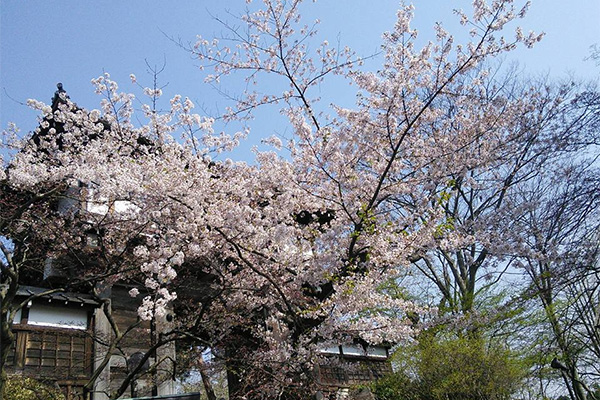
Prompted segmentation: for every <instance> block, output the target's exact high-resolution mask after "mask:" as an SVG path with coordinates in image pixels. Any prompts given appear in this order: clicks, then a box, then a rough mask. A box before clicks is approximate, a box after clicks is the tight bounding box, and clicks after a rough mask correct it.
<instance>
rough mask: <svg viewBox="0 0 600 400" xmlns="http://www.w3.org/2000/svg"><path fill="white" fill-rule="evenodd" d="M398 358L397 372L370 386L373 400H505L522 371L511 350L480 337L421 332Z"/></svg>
mask: <svg viewBox="0 0 600 400" xmlns="http://www.w3.org/2000/svg"><path fill="white" fill-rule="evenodd" d="M401 356H402V357H403V362H400V364H401V369H402V370H401V371H399V372H396V373H394V374H392V375H390V376H387V377H385V378H383V379H380V380H379V381H377V382H376V383H374V384H373V385H372V387H371V391H372V392H373V394H374V395H375V397H376V399H377V400H506V399H510V398H511V395H512V394H514V393H515V391H516V390H517V389H518V388H519V387H520V384H521V381H522V379H523V376H524V375H525V373H526V367H525V366H524V364H523V363H521V362H520V360H519V359H518V358H517V357H516V356H515V355H514V354H512V353H511V352H510V351H509V350H507V349H505V348H504V347H502V346H500V345H491V344H490V343H488V342H486V340H484V339H483V338H481V337H461V338H444V339H441V338H439V337H436V336H435V335H427V334H425V335H421V337H420V340H419V344H418V345H416V346H415V347H413V348H412V349H409V350H407V349H403V350H402V354H401ZM402 364H403V365H402ZM405 371H407V372H409V373H407V372H405Z"/></svg>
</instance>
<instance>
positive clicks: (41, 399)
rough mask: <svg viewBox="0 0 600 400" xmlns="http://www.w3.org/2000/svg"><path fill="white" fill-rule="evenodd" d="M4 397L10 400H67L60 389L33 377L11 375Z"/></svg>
mask: <svg viewBox="0 0 600 400" xmlns="http://www.w3.org/2000/svg"><path fill="white" fill-rule="evenodd" d="M4 398H5V399H10V400H65V396H63V394H62V393H61V392H60V390H59V389H57V388H54V387H52V386H50V385H47V384H45V383H43V382H40V381H36V380H35V379H31V378H23V377H10V378H8V381H7V382H6V387H5V392H4Z"/></svg>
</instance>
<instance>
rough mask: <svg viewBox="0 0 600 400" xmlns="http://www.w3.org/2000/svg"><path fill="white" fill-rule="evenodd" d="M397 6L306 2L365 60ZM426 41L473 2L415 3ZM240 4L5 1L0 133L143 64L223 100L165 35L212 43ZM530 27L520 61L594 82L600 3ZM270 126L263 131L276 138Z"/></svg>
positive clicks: (328, 35)
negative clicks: (38, 104)
mask: <svg viewBox="0 0 600 400" xmlns="http://www.w3.org/2000/svg"><path fill="white" fill-rule="evenodd" d="M398 4H399V2H398V1H392V0H370V1H367V0H319V1H318V2H317V3H312V2H311V1H307V2H306V4H304V5H303V9H304V10H305V12H304V15H305V16H306V18H308V20H312V19H314V18H319V19H320V20H321V21H322V24H321V28H320V32H321V35H320V36H319V40H323V39H328V40H329V41H330V42H333V41H335V40H337V37H339V38H340V40H341V42H342V44H348V45H350V46H351V47H353V48H354V49H355V50H357V51H358V53H359V54H363V55H367V54H371V53H373V52H375V51H376V50H377V48H378V43H379V38H380V36H381V33H382V32H383V31H385V30H388V29H390V28H391V27H392V25H393V23H394V19H395V10H396V8H397V5H398ZM414 4H415V7H416V10H415V14H416V20H415V23H414V26H416V27H417V29H419V32H420V38H422V39H424V40H426V39H429V38H432V35H431V26H432V24H433V22H434V21H436V20H441V21H443V22H444V24H445V25H446V26H448V27H449V30H450V31H451V32H452V29H453V28H454V27H456V24H454V21H455V18H454V16H453V15H452V13H451V10H452V9H453V8H461V7H462V8H468V7H469V4H470V1H466V0H456V1H452V0H416V1H414ZM244 6H245V2H244V1H242V0H235V1H234V0H221V1H219V0H195V1H191V0H177V1H165V0H162V1H158V0H127V1H123V0H106V1H89V0H88V1H85V0H83V1H82V0H61V1H58V0H0V10H1V21H0V44H1V47H0V56H1V65H0V68H1V70H0V89H1V103H0V107H1V108H0V128H2V129H4V128H5V127H6V125H7V123H8V122H16V123H17V124H18V126H19V127H20V128H21V129H22V130H23V131H24V132H27V131H29V130H31V129H33V128H35V126H36V120H35V118H36V113H35V112H34V111H32V110H29V109H28V108H27V107H26V106H23V105H21V104H19V102H20V103H23V102H25V101H26V100H27V99H28V98H36V99H39V100H42V101H46V102H49V101H50V98H51V96H52V95H53V93H54V90H55V88H56V87H55V85H56V83H57V82H63V83H64V86H65V89H66V90H67V91H68V93H69V95H70V96H71V98H72V99H73V100H74V101H76V102H77V103H78V104H79V105H81V106H83V107H86V108H95V107H98V102H99V98H98V96H97V95H95V94H94V93H93V88H92V86H91V84H90V79H91V78H94V77H97V76H99V75H100V74H102V72H103V71H106V72H109V73H110V74H111V76H112V77H113V78H115V79H116V80H117V81H118V82H119V83H120V86H121V88H122V89H123V90H128V89H132V87H131V86H130V83H129V78H128V77H129V74H131V73H134V74H136V75H137V76H138V78H140V80H141V81H142V82H143V81H144V80H145V81H146V82H149V77H148V76H146V75H145V71H146V64H145V60H148V62H149V63H150V64H152V65H161V64H162V63H163V60H166V69H165V71H164V73H163V74H162V75H161V77H160V78H161V81H162V82H163V83H168V84H169V85H168V87H167V89H166V94H167V95H168V96H170V95H172V94H175V93H180V94H182V95H184V96H189V97H190V98H192V99H193V100H194V101H195V102H196V103H197V104H199V105H204V106H205V107H207V108H208V109H214V107H215V106H216V105H217V104H218V103H219V102H220V99H219V97H218V95H217V94H216V93H214V92H213V91H212V90H211V89H210V88H209V87H208V86H207V85H204V84H203V83H202V80H203V75H202V74H201V73H200V72H199V71H198V69H197V66H196V65H197V62H196V61H194V60H193V59H192V58H191V57H190V55H189V54H187V53H186V52H185V51H184V50H182V49H181V48H179V47H177V46H176V45H175V44H174V43H173V42H172V41H171V40H169V39H168V38H167V36H166V35H168V36H172V37H174V38H178V39H181V40H182V41H183V42H193V41H194V39H195V37H196V35H197V34H201V35H202V36H204V37H210V36H212V35H214V34H218V33H219V32H220V31H221V28H220V27H219V25H218V24H217V23H216V22H215V21H214V20H213V18H212V17H211V15H216V16H219V17H222V18H225V19H231V17H229V16H228V12H231V13H233V14H239V13H240V12H241V11H242V10H243V8H244ZM521 25H522V26H523V27H524V30H525V31H528V30H529V29H533V30H535V31H545V32H546V33H547V36H546V38H545V39H544V40H543V42H542V43H540V44H538V45H537V46H536V48H534V49H533V50H520V51H518V52H516V53H515V54H514V55H512V56H511V58H510V60H518V61H519V62H520V63H521V65H522V67H523V68H524V69H525V70H526V71H527V72H531V73H533V74H539V73H544V72H548V73H550V74H551V75H552V76H555V77H565V76H566V74H567V73H568V72H572V73H574V74H575V75H576V76H579V77H581V78H585V79H597V78H598V77H599V76H600V67H598V66H596V65H595V63H594V62H593V61H584V58H585V57H586V56H588V55H589V54H590V46H591V45H592V44H594V43H600V0H576V1H572V2H565V1H564V0H537V1H536V0H533V5H532V8H531V10H530V14H529V16H528V18H527V19H525V20H524V21H523V22H522V24H521ZM269 129H272V128H269V127H267V128H264V129H263V130H264V131H266V132H263V134H262V136H269V135H270V134H271V133H273V132H268V130H269Z"/></svg>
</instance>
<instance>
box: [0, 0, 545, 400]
mask: <svg viewBox="0 0 600 400" xmlns="http://www.w3.org/2000/svg"><path fill="white" fill-rule="evenodd" d="M300 6H301V2H300V1H291V2H290V1H279V0H272V1H271V0H266V1H264V5H263V7H261V8H259V9H258V10H257V11H253V12H248V13H247V14H246V15H245V16H243V17H242V20H243V22H244V30H236V29H234V28H231V29H230V31H229V32H230V36H229V37H227V38H224V40H223V39H221V41H207V40H204V39H199V41H198V43H197V44H196V46H195V47H194V49H193V52H194V54H195V55H196V56H197V57H198V58H199V59H200V60H201V61H203V62H204V64H205V65H206V67H209V66H210V67H213V68H214V69H215V73H214V75H212V76H211V77H209V80H212V81H213V82H217V81H219V80H220V81H224V80H225V78H226V77H228V76H229V75H237V74H240V73H241V74H243V75H244V77H245V79H247V80H248V82H251V83H254V82H255V83H257V84H258V85H259V86H258V87H261V86H260V85H261V83H262V82H264V81H263V80H262V79H263V76H264V78H266V79H271V77H273V78H278V79H280V80H281V82H283V84H284V87H283V89H282V91H280V92H276V93H260V94H259V93H257V92H250V91H248V92H244V93H241V94H240V97H239V98H238V99H237V102H236V104H235V106H234V107H232V108H231V109H229V110H228V112H227V113H226V115H225V116H224V117H225V119H226V120H236V119H244V118H246V117H248V116H249V115H251V113H252V112H253V111H254V110H256V109H257V108H259V107H262V106H275V107H278V109H279V111H280V112H281V113H282V114H283V115H284V116H285V117H286V118H287V119H288V120H289V123H290V125H291V127H292V128H293V138H292V139H291V140H290V141H289V142H287V143H285V144H284V143H282V142H281V140H279V139H278V138H276V137H272V138H269V139H267V142H268V143H270V144H271V145H273V146H274V150H273V151H265V152H258V151H257V152H256V164H254V165H248V164H246V163H241V162H234V161H232V160H230V159H225V160H222V161H221V158H222V157H223V154H226V152H227V151H228V150H231V149H232V148H234V147H235V146H236V145H237V144H238V142H239V140H240V138H241V137H242V136H243V135H244V134H245V133H243V131H242V133H235V134H226V133H225V132H218V131H215V128H214V126H215V125H214V122H215V121H214V120H213V119H211V118H207V117H202V116H200V115H198V114H196V113H194V111H193V107H194V106H193V103H192V102H191V101H190V100H189V99H187V98H183V97H181V96H175V97H174V98H172V99H171V100H170V109H168V110H167V111H166V112H158V111H157V109H156V108H155V107H153V104H155V101H157V100H158V99H159V98H160V97H161V95H162V92H161V90H160V89H158V88H157V87H156V86H154V87H153V88H147V89H144V94H145V95H146V96H148V100H149V101H148V104H147V105H143V104H142V106H141V112H140V113H135V109H134V107H133V104H134V103H133V102H134V97H133V96H132V95H130V94H124V93H121V92H120V91H119V89H118V86H117V84H116V83H115V82H114V81H112V80H111V79H110V77H109V76H108V75H103V76H101V77H99V78H98V79H95V80H94V81H93V83H94V85H95V87H96V90H97V92H98V93H99V94H101V95H103V97H104V98H103V100H102V102H101V109H100V110H91V111H89V112H83V111H82V110H81V109H79V108H77V107H74V106H73V105H72V103H70V101H69V100H68V99H66V98H63V101H62V102H61V104H60V105H59V106H58V107H56V108H55V109H53V107H50V106H47V105H45V104H42V103H40V102H35V101H32V102H31V105H32V106H33V107H35V108H37V109H39V110H40V111H41V112H42V113H43V118H42V121H48V120H52V121H55V122H56V123H60V124H62V125H63V126H64V134H62V135H61V136H60V140H47V141H40V143H39V144H38V145H37V146H31V145H28V142H23V143H20V144H17V145H16V146H17V147H18V148H19V151H18V152H17V153H16V154H15V155H14V156H13V157H12V158H11V159H10V162H9V166H8V168H7V169H6V171H5V172H3V176H2V177H1V178H2V180H3V183H4V184H5V185H6V187H7V188H16V189H19V190H21V191H24V192H26V193H30V194H31V196H32V198H35V199H37V198H40V196H43V195H44V193H46V192H44V191H41V190H42V188H50V190H53V189H54V188H58V187H66V188H69V187H75V186H82V187H85V188H88V189H89V190H88V196H89V199H90V201H91V202H95V203H97V204H100V205H106V204H107V202H110V203H111V204H112V205H113V206H114V208H117V205H119V207H120V210H119V212H113V213H109V212H104V213H102V214H101V218H100V220H99V221H94V225H97V224H99V223H101V224H106V228H107V229H105V230H104V231H103V236H102V241H101V247H103V248H104V249H106V250H107V251H108V252H109V253H110V254H114V255H115V256H116V255H118V254H121V255H123V256H124V258H123V262H124V261H125V260H126V261H127V263H126V264H127V265H129V266H132V267H135V268H136V271H135V273H136V274H138V275H139V276H142V277H143V279H142V280H143V281H144V285H145V287H146V288H147V289H148V291H149V292H150V293H151V294H150V295H148V296H147V297H145V298H144V299H143V302H142V306H141V307H140V309H139V314H140V317H141V318H142V319H145V320H148V319H152V318H155V317H162V316H163V315H164V314H165V313H166V312H167V311H166V310H167V306H168V304H169V303H171V302H173V301H174V300H175V299H176V297H177V293H176V292H175V291H174V287H175V285H176V283H177V279H178V275H179V278H180V277H182V276H195V277H196V278H197V279H199V282H202V283H203V285H205V288H206V291H205V293H206V295H205V297H203V298H202V299H201V301H197V302H196V304H191V305H189V307H188V308H187V309H188V310H189V309H191V310H200V312H199V313H198V314H196V315H193V314H189V313H188V314H182V315H181V316H179V317H181V319H182V320H186V322H188V323H189V325H188V326H193V327H194V330H192V331H191V333H190V332H188V335H190V337H192V336H193V337H195V338H199V339H202V340H204V341H205V343H208V344H210V345H211V346H214V347H215V348H221V349H224V354H225V356H224V357H225V358H226V359H228V360H226V361H229V362H228V369H229V372H230V379H229V383H230V396H231V397H232V398H241V397H242V396H247V397H249V398H262V397H268V398H271V397H273V398H274V397H278V396H288V397H292V396H293V395H294V393H295V392H297V393H298V394H297V395H298V396H302V393H303V391H304V390H310V387H309V384H310V383H311V374H310V367H311V365H312V363H313V362H314V361H315V359H316V358H317V357H318V356H319V354H320V353H319V348H320V347H322V346H324V345H327V344H332V343H336V344H338V343H340V342H347V341H353V340H359V341H360V342H361V343H364V344H368V343H382V342H387V343H399V342H402V341H404V340H410V339H411V337H412V336H413V334H414V333H415V331H416V329H417V327H416V326H415V324H414V322H413V321H415V320H416V319H415V318H408V316H409V315H414V314H415V313H416V314H418V313H425V312H427V310H424V309H421V308H419V307H417V306H416V305H415V304H414V303H412V302H409V301H407V300H405V299H403V298H399V297H397V296H393V295H392V294H390V293H389V292H388V291H386V290H385V288H384V287H383V286H382V285H383V283H385V282H389V281H390V280H392V281H393V280H394V279H396V278H397V277H398V276H401V275H403V274H404V271H405V270H406V268H408V267H409V266H410V265H411V264H412V263H416V262H418V260H423V259H424V257H425V256H426V254H427V252H428V250H429V249H432V248H433V249H435V248H442V249H448V250H453V249H464V248H468V246H470V245H472V243H473V236H474V235H473V232H470V231H469V230H460V229H454V227H450V225H451V224H452V221H449V219H448V215H447V211H448V209H449V207H450V205H449V204H450V203H449V199H448V196H449V194H448V193H458V189H457V188H458V187H459V184H458V182H460V185H474V182H473V181H472V180H471V179H470V176H469V171H472V170H474V169H475V168H479V169H481V170H486V169H488V170H490V171H494V170H496V169H499V170H500V172H499V173H504V170H503V168H505V167H506V164H502V163H500V162H499V161H498V152H499V151H500V152H506V154H507V155H508V154H510V150H511V148H510V146H506V145H505V142H506V141H507V139H509V142H510V143H512V142H513V140H517V139H518V138H520V137H522V136H523V135H524V133H523V130H522V129H521V128H522V126H524V125H525V124H524V121H523V119H524V118H525V117H526V116H527V115H528V114H527V113H531V114H533V113H534V112H535V107H536V104H538V103H539V98H540V96H541V95H540V93H539V92H538V91H536V90H533V89H532V90H527V91H524V92H523V93H522V95H521V96H519V97H516V96H513V97H511V96H505V95H504V94H503V93H502V91H499V90H495V89H494V88H493V86H491V84H490V82H492V81H493V80H491V79H490V78H489V71H488V70H487V69H486V68H485V67H484V65H485V63H484V62H485V61H486V60H488V59H489V58H493V57H496V56H499V55H501V54H503V53H506V52H508V51H510V50H512V49H514V48H515V47H516V46H517V45H520V44H523V45H525V46H528V47H531V46H532V45H533V44H534V43H535V42H536V41H538V40H540V38H541V36H540V35H536V34H533V33H530V34H528V35H524V34H523V33H522V30H521V29H520V28H517V29H516V31H515V32H514V34H511V36H510V38H509V37H508V36H503V35H502V30H503V28H505V27H506V25H507V24H509V23H510V22H511V21H513V20H515V19H518V18H521V17H523V16H524V15H525V13H526V9H527V4H525V5H524V6H523V7H522V8H521V7H516V6H515V5H514V2H513V1H510V0H504V1H494V2H492V3H491V4H488V3H487V2H485V1H475V2H473V9H472V12H470V13H466V12H463V11H457V15H458V17H459V18H460V20H461V23H462V24H463V25H465V26H467V27H468V28H470V35H471V41H470V42H468V43H464V44H458V43H455V38H454V37H453V36H452V35H450V34H449V33H448V32H447V31H446V30H445V29H444V27H443V25H442V24H441V23H439V24H436V25H435V27H434V32H435V39H434V40H432V41H431V42H428V43H427V44H425V45H424V46H423V47H422V48H420V49H418V48H416V46H417V45H416V41H417V36H418V34H417V31H416V30H414V29H412V28H411V26H410V22H411V19H412V14H413V8H412V7H411V6H405V5H403V6H402V7H401V8H400V10H399V11H398V19H397V23H396V24H395V26H394V27H393V29H392V30H391V31H389V32H387V33H385V34H384V35H383V38H382V57H383V65H382V67H381V69H380V71H379V72H377V73H373V72H364V71H361V70H360V68H359V67H360V64H361V59H360V58H359V57H357V56H355V55H354V54H353V53H352V51H351V50H349V49H344V50H342V51H339V50H336V49H335V48H334V47H332V46H330V45H329V44H328V42H322V43H321V45H319V46H317V47H316V48H315V49H314V50H311V47H310V46H309V41H310V39H311V37H313V36H315V35H316V31H315V30H314V27H311V26H303V25H302V23H301V19H300V13H299V11H300ZM335 74H337V75H340V76H342V77H344V78H346V79H348V80H350V81H351V82H352V83H353V84H354V85H356V87H357V104H356V107H355V108H352V109H350V108H344V107H340V106H333V107H332V108H331V113H330V114H331V115H328V114H326V113H325V111H326V110H325V109H323V107H322V106H320V105H319V103H318V99H317V98H315V97H312V89H313V88H314V87H315V85H317V84H319V83H320V82H322V81H323V80H324V79H326V78H328V77H329V76H331V75H335ZM132 80H134V81H135V77H134V76H132ZM141 120H143V121H144V122H143V123H142V122H135V123H134V121H141ZM42 128H44V127H43V126H42ZM55 134H56V132H52V128H50V129H49V130H48V135H49V137H53V135H55ZM34 136H35V135H34ZM517 141H518V140H517ZM284 145H285V148H286V152H285V153H280V152H278V151H277V150H278V148H279V147H281V146H284ZM34 147H35V148H34ZM40 149H41V152H40ZM518 154H520V153H517V156H518ZM215 155H219V156H218V157H217V158H215ZM517 159H518V157H517ZM515 162H517V163H518V160H516V161H515ZM490 174H492V175H493V174H494V172H490ZM498 181H499V182H502V180H501V179H500V180H497V182H498ZM61 185H62V186H61ZM491 185H494V184H493V183H492V184H491ZM461 187H462V186H461ZM46 190H48V189H46ZM56 190H57V191H58V190H59V189H56ZM469 190H470V189H469ZM488 190H490V191H492V192H494V191H500V192H502V188H501V187H493V186H491V187H490V188H489V189H488ZM453 191H454V192H453ZM52 193H54V192H52ZM45 199H46V198H45V197H41V198H40V200H39V201H40V202H43V201H44V200H45ZM109 208H110V207H109ZM56 222H57V223H60V224H63V225H66V224H67V223H68V222H69V217H59V218H56ZM27 223H28V225H29V226H31V229H34V230H35V231H36V232H40V233H43V235H45V234H46V233H45V232H47V231H45V230H44V227H45V222H44V221H43V220H35V219H33V220H31V221H30V220H28V222H27ZM108 228H110V229H108ZM488 231H489V230H488ZM126 232H135V238H136V239H138V238H139V239H140V240H134V241H132V240H130V239H132V238H131V237H129V236H128V234H126ZM486 233H487V234H491V233H488V232H486ZM55 234H56V233H55ZM71 240H74V239H73V236H72V235H71V234H70V233H69V231H68V230H67V229H64V230H63V233H62V234H61V236H60V240H57V241H56V242H58V243H61V241H65V242H68V241H71ZM478 240H479V241H484V240H485V238H478ZM124 249H126V250H127V251H125V250H124ZM66 250H68V248H65V247H64V246H63V247H62V248H61V247H60V246H59V248H58V249H57V250H55V251H57V252H59V251H66ZM478 251H480V250H478ZM9 253H10V251H7V252H6V254H9ZM126 253H127V255H129V254H131V256H130V257H125V255H126ZM113 262H119V261H114V260H113ZM112 266H113V264H112V263H108V262H107V263H106V264H105V265H103V268H107V267H108V268H110V267H112ZM3 276H4V274H3ZM126 277H127V274H125V273H119V274H118V275H117V278H118V279H125V278H126ZM9 284H13V285H16V284H17V283H16V281H15V283H13V282H12V281H10V282H9ZM132 294H134V295H135V293H132ZM3 304H4V303H3ZM185 309H186V308H185V307H182V308H181V310H182V311H183V310H185Z"/></svg>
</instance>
